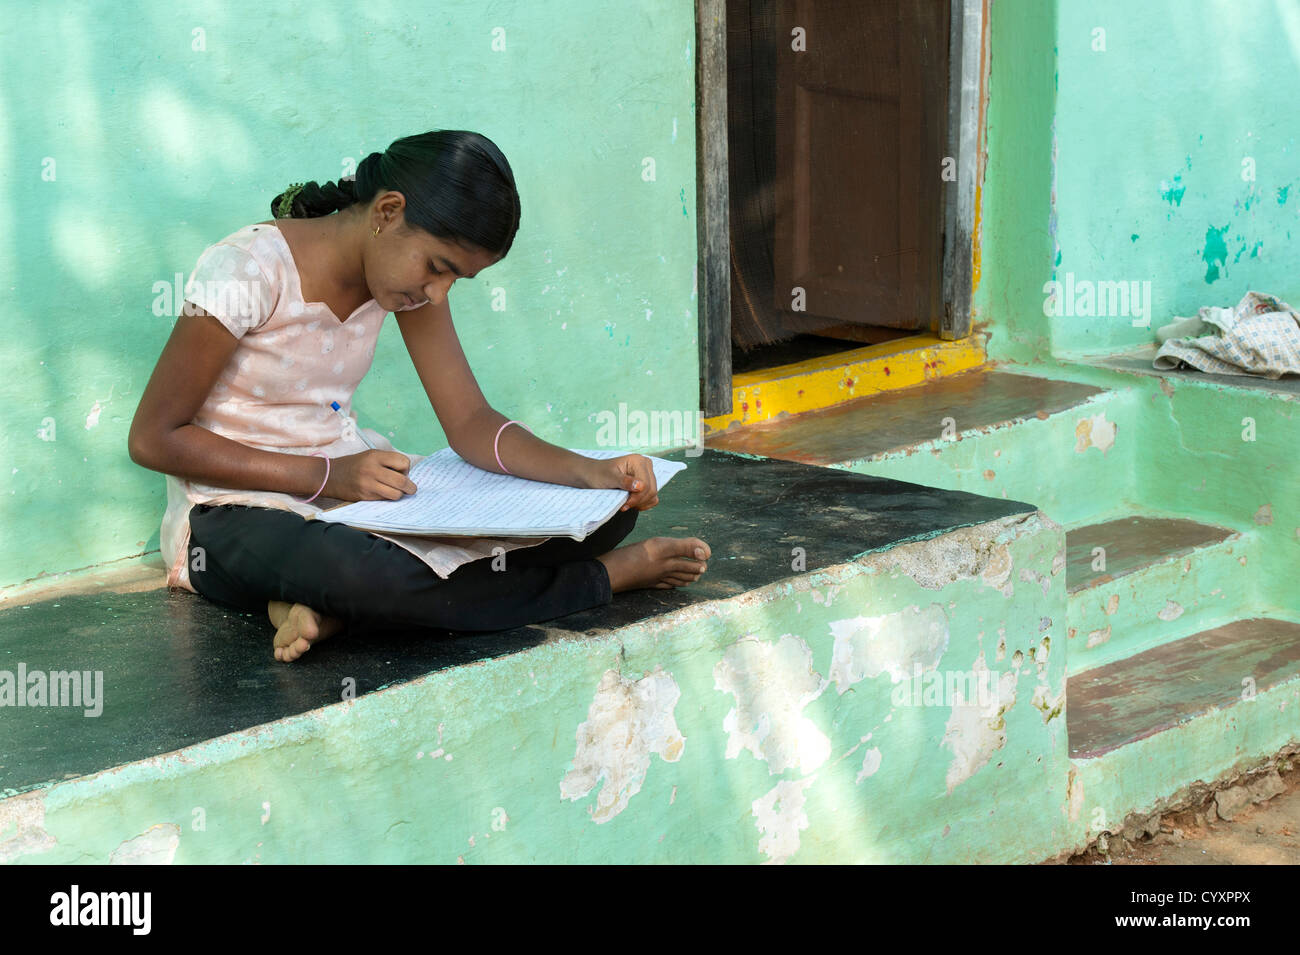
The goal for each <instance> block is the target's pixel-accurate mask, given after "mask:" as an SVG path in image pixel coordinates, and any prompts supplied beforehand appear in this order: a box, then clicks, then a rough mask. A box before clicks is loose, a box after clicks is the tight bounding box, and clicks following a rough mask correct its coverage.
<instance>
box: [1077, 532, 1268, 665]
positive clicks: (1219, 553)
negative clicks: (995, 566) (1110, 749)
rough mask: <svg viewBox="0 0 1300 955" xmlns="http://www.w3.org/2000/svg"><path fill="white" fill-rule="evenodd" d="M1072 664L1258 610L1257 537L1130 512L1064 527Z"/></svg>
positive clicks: (1119, 654)
mask: <svg viewBox="0 0 1300 955" xmlns="http://www.w3.org/2000/svg"><path fill="white" fill-rule="evenodd" d="M1065 539H1066V586H1067V590H1068V593H1069V616H1068V622H1069V629H1068V637H1069V647H1070V649H1069V654H1070V659H1069V672H1070V673H1071V674H1075V673H1079V672H1081V671H1083V670H1086V669H1090V668H1092V667H1097V666H1102V665H1105V664H1107V663H1111V662H1113V661H1115V660H1118V659H1122V658H1124V657H1126V656H1130V655H1132V654H1135V653H1140V652H1142V651H1144V650H1147V649H1150V648H1151V647H1155V646H1159V645H1160V644H1163V643H1168V642H1170V641H1172V640H1178V639H1181V638H1183V637H1185V636H1186V635H1188V634H1189V633H1192V632H1195V631H1198V630H1203V629H1205V628H1207V627H1210V626H1214V625H1217V624H1221V623H1226V622H1228V621H1231V620H1236V619H1239V618H1241V617H1243V616H1248V615H1250V614H1252V613H1256V612H1258V609H1259V604H1258V603H1257V595H1256V590H1257V588H1256V576H1257V574H1258V566H1257V564H1258V561H1257V560H1255V558H1257V557H1258V550H1259V541H1258V536H1257V535H1256V534H1253V533H1251V532H1249V531H1245V532H1238V531H1234V530H1232V529H1231V528H1227V527H1220V526H1217V525H1213V524H1204V523H1201V522H1198V521H1190V520H1184V519H1181V518H1174V517H1165V516H1146V515H1130V516H1127V517H1122V518H1117V519H1113V520H1108V521H1102V522H1098V523H1091V524H1086V525H1083V526H1076V527H1074V528H1069V529H1067V531H1066V538H1065Z"/></svg>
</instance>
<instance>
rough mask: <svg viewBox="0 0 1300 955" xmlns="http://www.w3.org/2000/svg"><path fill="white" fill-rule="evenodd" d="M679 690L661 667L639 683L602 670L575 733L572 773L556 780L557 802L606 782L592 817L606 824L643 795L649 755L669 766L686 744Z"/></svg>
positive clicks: (575, 797) (571, 798) (569, 772)
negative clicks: (679, 715) (680, 723)
mask: <svg viewBox="0 0 1300 955" xmlns="http://www.w3.org/2000/svg"><path fill="white" fill-rule="evenodd" d="M680 698H681V690H680V689H678V686H677V683H676V682H675V681H674V680H673V678H672V676H671V675H670V674H668V673H665V672H664V671H663V669H662V668H661V667H655V669H654V671H653V672H651V673H650V674H648V675H647V676H645V677H643V678H642V679H640V680H630V679H626V678H624V677H623V676H621V675H620V674H619V673H618V672H617V671H615V670H606V671H605V675H604V676H603V677H602V678H601V681H600V686H598V687H597V688H596V696H595V698H594V699H593V700H592V701H591V706H590V708H589V709H588V710H587V719H586V721H585V722H583V723H582V724H581V725H580V726H579V727H578V729H577V732H576V733H575V736H576V737H577V742H578V748H577V752H576V753H575V754H574V757H573V768H572V769H570V770H569V771H568V772H567V773H565V775H564V779H563V780H561V781H560V798H562V799H569V800H578V799H581V798H583V797H584V796H586V795H588V794H589V793H590V792H591V791H592V790H593V789H594V788H596V785H597V784H598V783H600V782H601V780H603V781H604V783H603V785H601V788H600V794H599V795H598V796H597V797H596V804H595V806H594V807H592V809H591V810H590V812H591V818H592V820H593V821H594V822H597V823H601V822H608V821H609V820H611V819H613V818H614V817H615V816H617V815H618V814H619V813H620V812H622V811H623V810H624V809H626V808H627V804H628V800H629V799H631V798H632V797H633V796H635V795H636V794H637V793H638V792H640V791H641V784H642V783H643V782H645V777H646V773H647V772H648V771H649V769H650V754H651V753H655V754H657V755H658V756H659V758H660V759H662V760H664V761H665V762H668V763H675V762H676V761H677V760H679V759H680V758H681V755H682V749H683V748H684V746H685V744H686V740H685V737H683V736H682V734H681V732H680V731H679V730H678V729H677V721H676V719H675V718H674V716H673V710H674V708H675V707H676V706H677V701H678V699H680Z"/></svg>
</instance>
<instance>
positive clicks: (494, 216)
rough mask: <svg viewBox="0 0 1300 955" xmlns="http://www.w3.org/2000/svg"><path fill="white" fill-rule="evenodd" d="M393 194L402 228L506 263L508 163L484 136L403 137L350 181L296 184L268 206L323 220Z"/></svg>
mask: <svg viewBox="0 0 1300 955" xmlns="http://www.w3.org/2000/svg"><path fill="white" fill-rule="evenodd" d="M388 190H395V191H397V192H400V193H401V194H402V195H403V196H404V197H405V199H406V209H405V218H406V225H407V226H408V227H411V228H418V229H423V230H424V231H426V232H428V233H430V234H431V235H435V236H437V237H438V238H440V239H448V240H451V241H457V242H462V243H468V244H471V245H474V246H477V247H479V248H481V249H485V250H487V251H489V252H491V253H494V254H495V255H497V256H500V257H504V256H505V254H506V253H507V252H509V251H510V246H511V245H512V244H513V243H514V238H515V233H516V232H518V230H519V214H520V204H519V192H518V190H517V189H516V188H515V177H514V173H513V172H512V171H511V169H510V164H509V162H507V161H506V157H505V156H504V155H503V154H502V152H501V150H500V149H498V148H497V146H496V144H495V143H493V142H492V141H491V140H490V139H488V138H487V137H486V136H483V135H481V134H479V133H475V132H471V131H469V130H463V129H444V130H434V131H431V132H427V133H421V134H419V135H416V136H406V137H404V138H402V139H399V140H397V141H395V142H394V143H393V144H392V145H390V146H389V147H388V149H386V150H385V151H384V152H374V153H371V154H370V155H369V156H367V157H366V158H365V159H363V160H361V162H360V163H359V164H358V165H357V172H356V176H355V177H354V178H346V179H339V180H338V181H336V182H327V183H325V185H323V186H322V185H320V184H319V183H316V182H307V183H294V184H293V185H291V186H290V187H289V188H288V189H286V190H285V191H284V192H282V193H280V195H278V196H276V197H275V200H274V201H273V202H272V203H271V214H272V215H273V216H275V218H277V219H284V218H295V219H302V218H314V217H317V216H326V215H329V214H330V213H332V212H337V211H339V210H340V209H345V208H347V207H348V206H350V205H353V204H354V203H358V202H366V203H368V202H370V200H372V199H373V198H374V197H375V196H377V195H379V194H380V193H381V192H387V191H388Z"/></svg>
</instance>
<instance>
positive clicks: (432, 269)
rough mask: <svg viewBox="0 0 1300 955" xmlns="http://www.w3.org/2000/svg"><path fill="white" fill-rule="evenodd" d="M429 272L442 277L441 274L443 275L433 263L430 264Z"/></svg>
mask: <svg viewBox="0 0 1300 955" xmlns="http://www.w3.org/2000/svg"><path fill="white" fill-rule="evenodd" d="M429 271H430V272H432V273H433V274H434V275H441V274H442V272H440V271H439V270H438V269H436V268H434V267H433V263H432V262H430V263H429Z"/></svg>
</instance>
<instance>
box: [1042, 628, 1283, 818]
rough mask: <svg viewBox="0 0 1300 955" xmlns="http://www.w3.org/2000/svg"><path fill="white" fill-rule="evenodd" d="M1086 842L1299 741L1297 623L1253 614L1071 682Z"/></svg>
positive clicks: (1076, 785) (1075, 795) (1078, 805)
mask: <svg viewBox="0 0 1300 955" xmlns="http://www.w3.org/2000/svg"><path fill="white" fill-rule="evenodd" d="M1067 700H1068V702H1067V705H1066V728H1067V733H1068V737H1069V750H1070V759H1071V763H1072V779H1071V787H1070V788H1071V808H1070V818H1071V820H1072V822H1074V823H1075V824H1076V825H1078V826H1079V828H1080V831H1079V834H1078V838H1079V839H1080V840H1081V841H1080V843H1079V844H1086V841H1087V840H1088V839H1090V838H1093V837H1095V836H1096V835H1097V834H1098V833H1100V832H1102V831H1110V832H1115V831H1118V826H1119V825H1120V824H1122V822H1123V817H1125V816H1127V815H1129V814H1132V813H1139V814H1142V813H1149V812H1152V811H1156V810H1158V809H1161V808H1163V807H1164V806H1167V805H1172V804H1173V803H1174V802H1175V801H1176V800H1177V797H1178V793H1179V792H1180V791H1186V789H1187V787H1189V786H1191V785H1192V784H1194V783H1196V782H1204V783H1212V782H1214V781H1215V780H1216V779H1218V778H1221V777H1222V776H1224V775H1226V774H1228V773H1230V772H1234V771H1241V770H1242V769H1244V768H1247V767H1250V766H1253V765H1256V764H1258V763H1259V762H1260V761H1262V760H1264V759H1266V758H1268V757H1269V756H1271V755H1273V754H1274V753H1276V752H1277V751H1278V750H1279V749H1281V748H1282V747H1283V746H1286V745H1287V744H1289V743H1292V742H1294V741H1295V740H1296V739H1297V738H1300V623H1295V622H1292V621H1289V620H1282V619H1276V618H1267V617H1257V618H1251V619H1245V620H1238V621H1234V622H1232V623H1229V624H1226V625H1223V626H1219V627H1214V628H1212V629H1209V630H1205V631H1202V632H1201V633H1196V634H1193V635H1191V636H1188V637H1184V638H1183V639H1181V640H1176V641H1173V642H1170V643H1166V644H1163V645H1161V646H1158V647H1153V648H1151V649H1149V650H1145V651H1143V652H1142V653H1138V654H1135V655H1133V656H1130V657H1128V658H1126V659H1124V660H1118V661H1115V662H1112V663H1109V664H1107V665H1105V666H1101V667H1097V668H1094V669H1091V670H1088V671H1087V672H1084V673H1078V674H1072V675H1070V676H1069V678H1068V680H1067Z"/></svg>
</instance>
